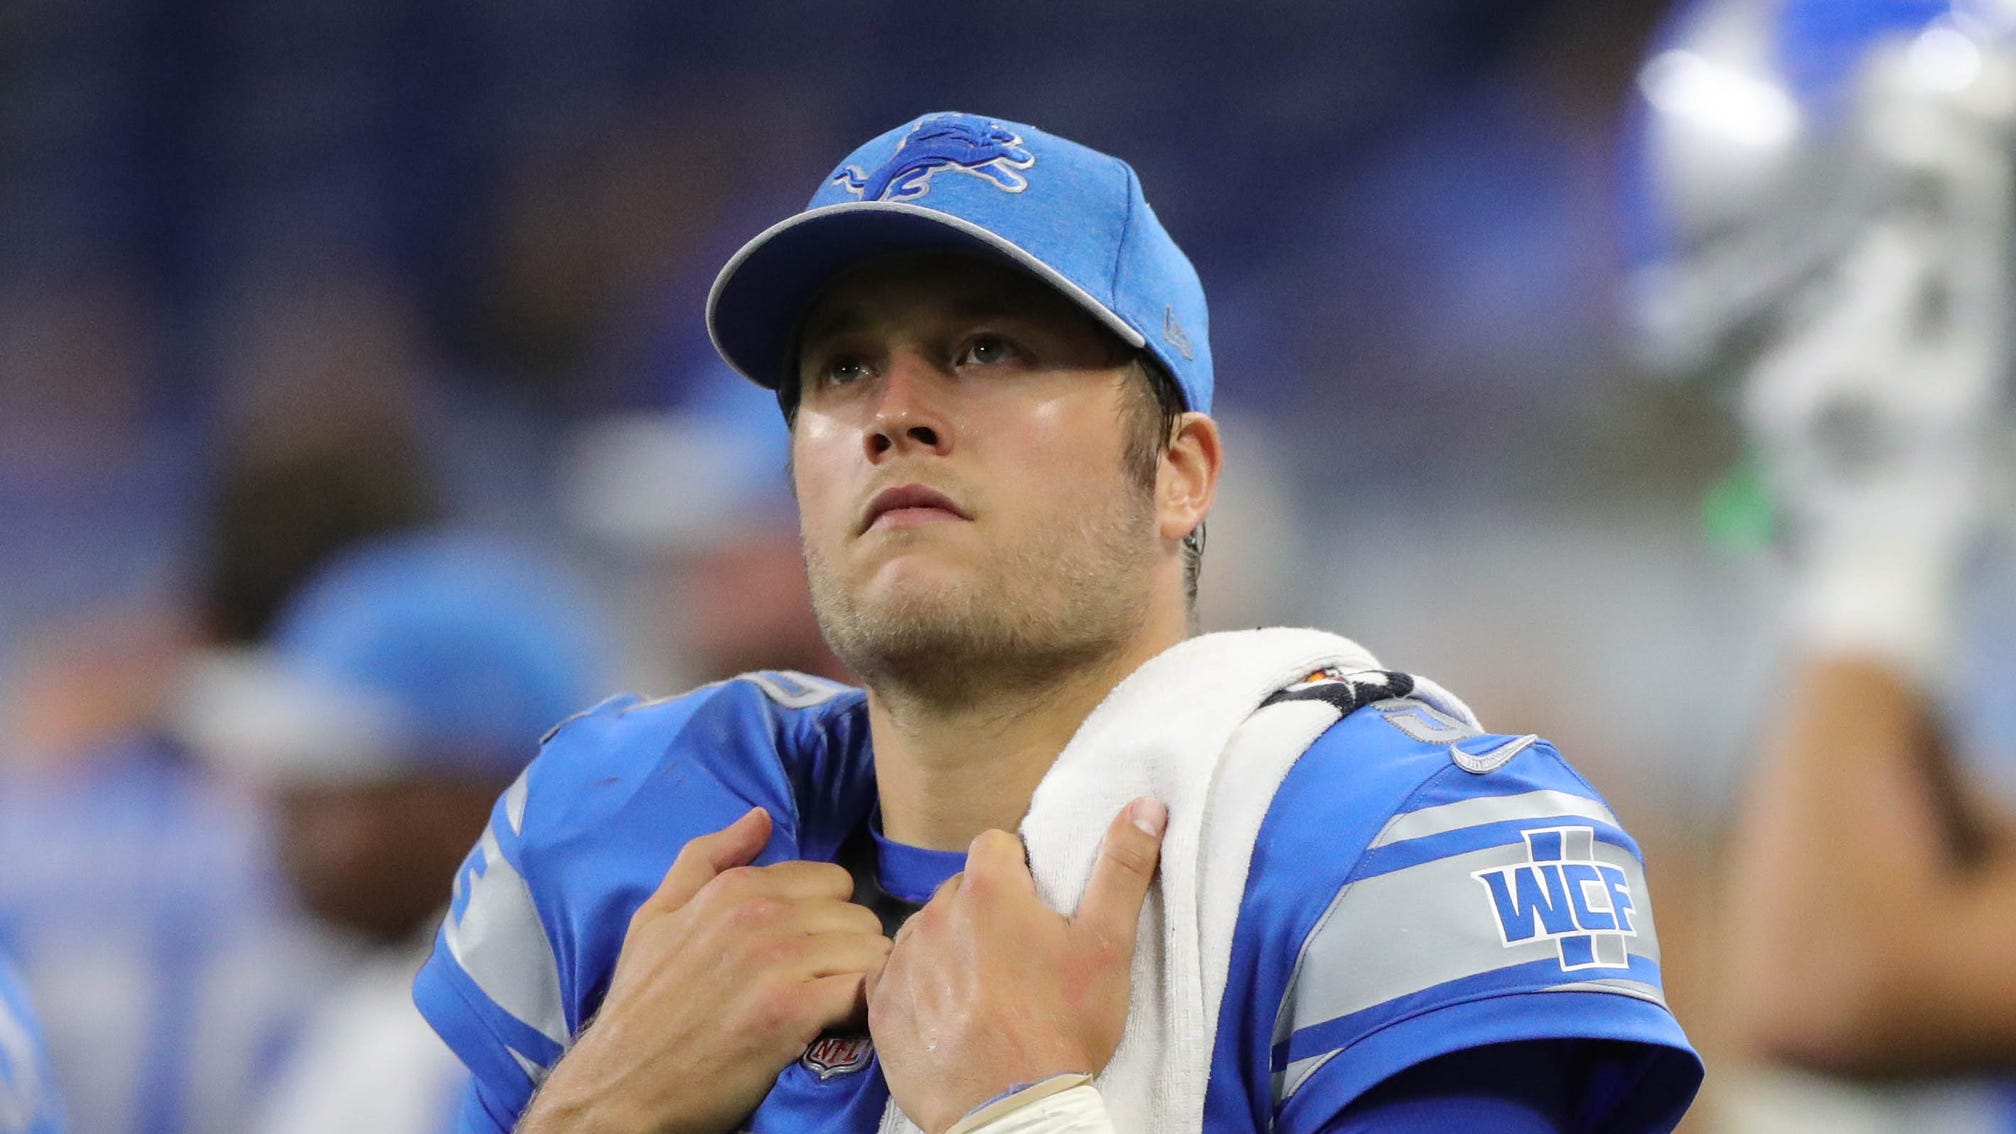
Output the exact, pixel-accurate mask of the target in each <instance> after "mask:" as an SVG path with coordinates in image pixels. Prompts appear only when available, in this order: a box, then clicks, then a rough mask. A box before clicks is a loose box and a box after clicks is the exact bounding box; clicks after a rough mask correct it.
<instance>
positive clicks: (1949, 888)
mask: <svg viewBox="0 0 2016 1134" xmlns="http://www.w3.org/2000/svg"><path fill="white" fill-rule="evenodd" d="M2010 31H2011V28H2010V25H2009V23H2008V21H2007V18H2006V15H2004V16H1997V15H1994V14H1993V13H1990V12H1989V11H1988V9H1987V7H1986V6H1981V7H1979V8H1977V7H1976V6H1974V5H1970V4H1966V3H1951V4H1949V3H1945V2H1942V0H1934V2H1916V0H1912V2H1905V0H1868V2H1866V3H1861V4H1857V5H1852V6H1844V5H1840V4H1835V3H1831V2H1823V0H1768V2H1763V0H1707V2H1701V3H1693V4H1688V5H1684V6H1683V7H1682V8H1680V9H1679V10H1677V11H1676V13H1675V14H1674V17H1673V18H1672V20H1671V22H1670V27H1669V29H1668V32H1667V35H1666V37H1665V41H1664V42H1663V43H1662V45H1661V46H1660V48H1659V49H1658V50H1657V51H1655V53H1654V55H1653V57H1652V59H1651V60H1650V61H1649V62H1648V63H1647V64H1646V66H1645V68H1644V70H1643V72H1642V74H1641V87H1642V89H1643V91H1644V94H1645V99H1646V104H1645V108H1644V109H1645V110H1646V114H1645V117H1644V122H1645V128H1644V131H1643V133H1642V136H1641V141H1642V146H1641V153H1640V157H1641V159H1642V163H1643V164H1642V168H1641V172H1642V173H1643V174H1644V177H1643V178H1642V187H1643V189H1644V191H1645V192H1646V193H1647V199H1645V200H1643V201H1641V202H1640V205H1641V209H1640V219H1641V220H1642V221H1644V222H1645V224H1644V225H1643V228H1644V230H1645V232H1646V234H1647V235H1648V236H1651V237H1653V239H1652V240H1649V241H1648V242H1647V246H1646V255H1645V257H1644V262H1645V266H1644V270H1643V273H1642V275H1641V286H1640V288H1639V298H1640V300H1641V307H1640V313H1641V315H1643V316H1644V317H1645V319H1644V322H1645V329H1646V330H1647V331H1648V332H1653V333H1652V334H1650V335H1649V336H1648V341H1649V342H1650V343H1651V345H1653V346H1654V347H1655V352H1654V353H1655V355H1656V356H1658V357H1659V358H1660V359H1661V360H1663V361H1666V362H1668V363H1669V364H1676V363H1677V364H1678V365H1677V366H1676V367H1675V368H1676V369H1690V368H1703V369H1709V370H1715V369H1719V370H1721V371H1724V372H1725V373H1726V376H1727V377H1729V378H1733V379H1734V380H1736V381H1738V382H1740V383H1741V389H1742V399H1741V408H1742V411H1743V416H1744V423H1745V425H1746V426H1747V427H1748V430H1749V434H1750V437H1751V440H1752V444H1753V447H1754V449H1755V453H1756V457H1757V465H1758V467H1759V469H1760V471H1761V473H1762V476H1763V487H1764V488H1765V489H1766V490H1767V491H1768V493H1769V498H1770V504H1771V507H1772V510H1773V511H1774V512H1775V516H1774V526H1775V530H1774V531H1773V532H1772V534H1773V536H1774V537H1775V538H1776V541H1777V543H1778V545H1779V549H1780V550H1781V551H1782V552H1783V553H1784V556H1783V558H1784V562H1785V565H1786V567H1787V572H1786V580H1787V582H1788V584H1789V586H1788V588H1787V593H1786V596H1785V598H1786V600H1787V601H1786V617H1785V622H1786V631H1787V637H1788V638H1789V642H1788V643H1787V647H1786V653H1787V655H1788V657H1787V671H1788V672H1787V675H1786V679H1785V682H1784V684H1783V685H1782V686H1781V687H1780V688H1779V689H1778V690H1776V691H1775V692H1774V694H1773V695H1772V697H1771V698H1770V702H1769V706H1768V712H1769V721H1768V728H1767V729H1766V730H1765V733H1766V735H1765V736H1764V738H1763V740H1762V741H1761V743H1760V750H1761V759H1760V766H1759V767H1758V769H1757V770H1756V773H1755V775H1754V776H1753V778H1752V780H1751V782H1750V783H1749V784H1748V785H1747V787H1746V790H1745V793H1744V798H1743V800H1742V815H1741V819H1740V823H1739V824H1738V825H1737V828H1736V831H1735V838H1734V843H1733V849H1732V854H1731V855H1730V859H1731V866H1732V870H1731V872H1730V876H1729V884H1730V886H1731V891H1732V892H1731V901H1730V910H1731V915H1732V916H1731V936H1732V939H1733V940H1739V941H1742V942H1745V943H1746V944H1745V947H1744V948H1740V949H1731V950H1729V951H1728V953H1727V956H1728V958H1729V961H1730V965H1729V970H1728V974H1727V975H1728V977H1729V980H1728V990H1729V994H1730V995H1729V997H1728V1003H1727V1008H1728V1011H1729V1013H1730V1016H1731V1019H1732V1023H1733V1024H1734V1027H1733V1028H1732V1029H1731V1030H1732V1032H1733V1033H1734V1034H1735V1035H1736V1036H1737V1037H1738V1038H1739V1039H1740V1041H1741V1042H1742V1043H1743V1044H1744V1045H1745V1046H1746V1047H1747V1048H1749V1049H1750V1052H1751V1053H1752V1054H1754V1055H1755V1056H1757V1057H1759V1058H1760V1060H1762V1061H1763V1062H1765V1063H1766V1064H1770V1065H1776V1066H1778V1067H1782V1068H1790V1069H1795V1070H1797V1071H1799V1072H1804V1073H1806V1076H1809V1077H1801V1076H1777V1075H1764V1076H1759V1077H1757V1078H1756V1079H1755V1083H1754V1085H1753V1086H1751V1087H1750V1088H1748V1089H1746V1090H1745V1091H1743V1092H1742V1093H1741V1094H1740V1095H1739V1096H1738V1099H1737V1104H1736V1106H1735V1107H1734V1108H1732V1110H1733V1113H1734V1115H1735V1118H1734V1121H1735V1123H1736V1124H1737V1126H1736V1128H1738V1129H1759V1130H1770V1131H1774V1132H1778V1131H1787V1130H1806V1129H1813V1130H1828V1131H1843V1130H1848V1131H1859V1130H1872V1131H1874V1130H1885V1131H1887V1130H1896V1129H1904V1128H1907V1127H1908V1128H1910V1129H1914V1130H1920V1131H1933V1130H1940V1131H1944V1130H1952V1131H1985V1130H2004V1129H2008V1128H2009V1124H2010V1123H2011V1121H2012V1120H2016V1106H2012V1103H2011V1097H2010V1095H2009V1092H2008V1090H2007V1086H2006V1078H2007V1075H2008V1073H2009V1071H2010V1069H2011V1068H2012V1067H2016V979H2012V977H2011V975H2010V972H2009V965H2008V958H2009V954H2010V947H2011V934H2012V927H2016V871H2012V869H2011V853H2012V851H2016V834H2012V832H2016V824H2012V820H2011V816H2012V814H2016V812H2012V809H2011V803H2012V799H2016V796H2012V795H2011V793H2010V791H2009V788H2010V786H2011V784H2010V780H2009V767H2010V765H2009V760H2008V756H2009V753H2010V752H2012V751H2016V733H2012V732H2011V730H2010V728H2009V725H2010V724H2011V723H2012V722H2011V721H2010V720H2009V719H2008V717H2007V705H2008V700H2007V698H2008V692H2007V691H2008V689H2009V688H2010V682H2011V678H2012V675H2016V655H2012V653H2011V652H2010V642H2011V640H2012V639H2011V637H2010V635H2009V634H2008V625H2007V621H2008V614H2007V601H2008V597H2007V594H2008V593H2007V589H2006V585H2005V586H2004V588H2003V590H2002V594H2001V597H2000V600H1999V603H1998V601H1997V600H1996V598H1995V597H1994V596H1995V592H1994V590H1993V589H1992V586H1991V588H1990V589H1989V590H1987V592H1986V595H1985V597H1986V599H1987V601H1985V602H1984V601H1983V599H1984V594H1983V593H1982V590H1981V588H1982V587H1983V585H1984V582H1986V581H1989V580H1992V579H1994V577H1995V574H1996V572H1997V571H1998V570H1999V572H2000V573H2001V575H2002V577H2003V578H2004V579H2005V580H2006V577H2007V569H2008V565H2009V564H2008V561H2007V554H2008V550H2009V549H2008V548H2007V546H2006V544H2005V545H2004V546H2003V547H2001V548H2000V552H2001V554H2002V557H2003V562H2002V563H2001V564H2000V565H1999V567H1997V566H1995V565H1994V564H1993V559H1992V555H1984V552H1992V551H1993V550H1994V544H1995V540H1994V539H1993V538H1991V537H1993V536H1994V535H1995V531H1994V529H1995V528H1996V527H1997V526H1998V522H1999V521H1998V519H1997V517H1996V515H1995V511H1996V508H1995V505H1996V502H1997V500H1998V498H2000V497H2001V496H2002V494H2003V491H2004V490H2003V489H2002V488H2001V487H2000V485H2001V484H2006V478H2007V476H2008V470H2007V467H2006V464H2005V463H2004V462H2005V460H2006V456H2005V455H2004V454H2003V453H2002V452H2001V451H2000V450H1999V444H2000V441H2001V435H2002V434H2003V433H2004V431H2005V430H2006V428H2007V426H2006V417H2005V416H2004V415H2005V414H2006V399H2007V390H2006V382H2007V378H2006V375H2007V372H2008V367H2009V356H2008V351H2009V341H2010V340H2009V323H2010V312H2011V306H2010V304H2011V290H2010V282H2011V281H2010V262H2009V259H2008V257H2009V254H2010V227H2009V226H2010V210H2011V208H2012V204H2016V196H2012V185H2016V181H2012V174H2016V160H2012V159H2016V103H2012V102H2011V101H2010V97H2009V96H2010V92H2011V91H2012V89H2016V41H2012V39H2011V38H2010ZM2004 534H2005V536H2006V532H2005V533H2004ZM1983 568H1988V569H1987V570H1983ZM1996 605H2001V606H2002V607H2003V608H2004V609H2003V610H2002V611H2001V612H1999V613H1995V612H1991V609H1990V608H1992V607H1993V606H1996ZM1970 623H1972V625H1970ZM1970 655H1971V656H1970ZM1970 669H1971V670H1973V671H1974V672H1973V673H1971V674H1969V673H1968V672H1967V671H1968V670H1970ZM1969 684H1972V685H1973V686H1974V688H1972V689H1971V690H1970V689H1969V688H1968V685H1969ZM1998 702H1999V707H1998ZM1998 714H1999V715H2000V716H2001V717H2002V719H2001V720H1997V719H1996V717H1997V716H1998ZM1997 750H1999V751H2000V754H1999V755H1996V753H1997ZM1998 765H1999V768H1998ZM1997 780H2000V781H2001V790H2000V791H1996V790H1994V789H1995V785H1996V782H1997ZM1793 956H1796V957H1797V958H1798V961H1797V963H1796V967H1797V970H1798V973H1797V976H1796V978H1788V974H1787V971H1786V969H1785V962H1786V958H1788V957H1793ZM1984 1072H1985V1073H1988V1074H1985V1075H1984V1074H1983V1073H1984ZM1813 1073H1818V1075H1817V1076H1816V1075H1813ZM1998 1080H2001V1081H1998Z"/></svg>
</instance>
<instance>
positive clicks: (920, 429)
mask: <svg viewBox="0 0 2016 1134" xmlns="http://www.w3.org/2000/svg"><path fill="white" fill-rule="evenodd" d="M945 378H946V376H945V375H944V374H942V373H940V371H939V368H938V367H937V366H936V365H935V364H933V363H932V362H931V361H930V360H929V359H927V358H925V357H924V356H923V355H922V354H919V353H918V352H916V351H913V350H898V351H894V352H892V353H891V354H890V356H889V362H888V364H887V368H886V369H885V371H884V373H883V376H882V383H881V389H880V391H878V396H877V398H876V402H875V416H874V418H873V419H872V420H871V421H870V422H869V424H868V429H867V431H866V433H865V434H864V436H863V438H862V440H863V442H864V444H865V445H866V447H867V451H868V458H869V459H870V460H880V459H882V458H883V457H887V456H890V455H892V454H896V453H900V452H903V451H904V450H906V449H914V450H918V451H923V452H930V453H935V454H937V455H940V456H943V455H944V454H946V453H948V452H950V451H951V449H952V432H951V422H950V421H949V420H948V419H947V417H946V414H945V393H946V391H945Z"/></svg>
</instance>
